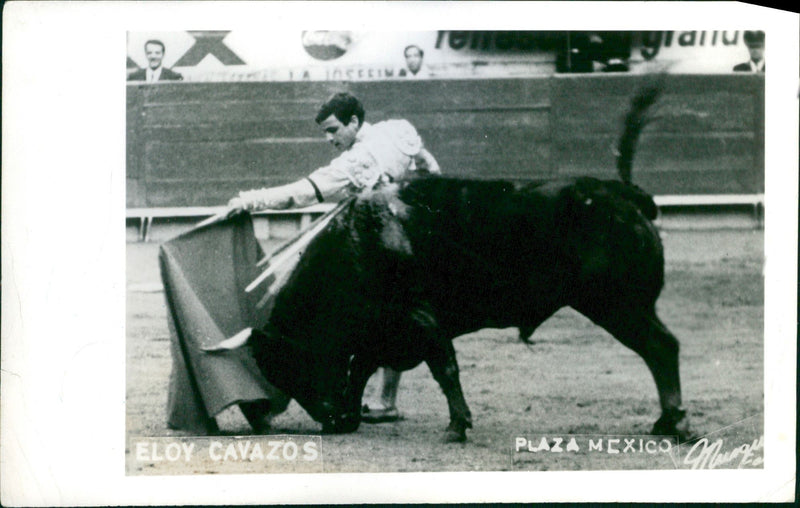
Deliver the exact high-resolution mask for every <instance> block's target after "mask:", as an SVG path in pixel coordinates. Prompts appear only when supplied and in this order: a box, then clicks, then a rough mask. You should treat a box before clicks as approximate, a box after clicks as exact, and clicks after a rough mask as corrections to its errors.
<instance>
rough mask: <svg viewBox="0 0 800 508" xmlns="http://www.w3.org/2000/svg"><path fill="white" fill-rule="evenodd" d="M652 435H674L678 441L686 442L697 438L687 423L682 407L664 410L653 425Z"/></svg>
mask: <svg viewBox="0 0 800 508" xmlns="http://www.w3.org/2000/svg"><path fill="white" fill-rule="evenodd" d="M651 434H653V435H654V436H676V437H677V438H678V442H680V443H686V442H688V441H692V440H694V439H696V438H697V435H696V434H695V433H694V432H693V431H692V429H691V426H690V425H689V417H688V416H686V411H685V410H683V409H679V410H674V411H671V412H666V411H665V412H664V413H663V414H662V415H661V418H659V419H658V421H656V423H655V424H654V425H653V430H652V432H651Z"/></svg>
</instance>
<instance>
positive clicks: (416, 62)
mask: <svg viewBox="0 0 800 508" xmlns="http://www.w3.org/2000/svg"><path fill="white" fill-rule="evenodd" d="M403 55H404V56H405V57H406V67H408V71H406V70H405V69H401V70H400V73H399V74H400V76H407V77H412V78H414V77H422V76H423V74H419V71H420V70H422V59H423V58H424V57H425V52H424V51H422V48H420V47H419V46H417V45H416V44H411V45H410V46H406V48H405V49H404V50H403ZM409 73H410V74H409Z"/></svg>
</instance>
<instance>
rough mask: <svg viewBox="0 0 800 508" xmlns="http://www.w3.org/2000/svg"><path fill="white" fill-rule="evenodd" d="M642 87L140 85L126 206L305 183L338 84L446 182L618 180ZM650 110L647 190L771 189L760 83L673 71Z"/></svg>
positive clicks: (318, 157)
mask: <svg viewBox="0 0 800 508" xmlns="http://www.w3.org/2000/svg"><path fill="white" fill-rule="evenodd" d="M646 79H651V78H650V77H648V76H641V75H625V74H614V75H611V74H606V75H577V76H576V75H570V76H558V75H557V76H552V77H542V78H536V79H494V80H453V81H445V80H442V81H434V80H431V81H385V82H361V83H332V82H304V83H268V82H265V83H186V82H180V83H163V84H156V85H143V84H138V85H137V84H131V85H128V88H127V91H128V94H127V107H128V111H127V115H128V117H127V118H128V121H127V136H128V139H127V206H128V207H129V208H131V209H148V208H162V209H175V208H176V207H213V206H220V205H223V204H224V203H226V202H227V201H228V199H230V197H232V196H233V195H235V194H236V193H237V192H238V191H240V190H245V189H251V188H257V187H263V186H272V185H279V184H282V183H287V182H290V181H292V180H295V179H297V178H300V177H302V176H305V175H307V174H308V173H309V172H310V171H312V170H314V169H315V168H317V167H319V166H321V165H324V164H326V163H327V162H328V161H329V160H330V159H331V158H332V157H334V156H335V155H336V152H335V151H334V149H333V148H332V147H331V146H329V145H328V144H327V143H326V142H325V140H324V137H323V136H322V133H321V132H320V131H319V128H318V127H317V125H316V124H315V123H314V121H313V118H314V116H315V114H316V110H317V107H318V105H319V104H320V103H321V102H322V101H323V100H324V99H325V98H326V97H327V96H328V95H330V94H331V93H332V92H334V91H338V90H343V89H346V90H350V91H352V92H353V93H354V94H356V95H357V96H358V97H359V98H360V99H361V100H362V102H363V103H364V105H365V107H366V109H367V121H370V122H377V121H380V120H384V119H387V118H398V117H402V118H407V119H408V120H409V121H411V122H412V123H413V124H414V125H415V126H416V127H417V129H418V130H419V132H420V134H421V135H422V137H423V139H424V140H425V144H426V146H427V147H428V148H429V150H430V151H431V152H432V153H433V154H434V155H435V156H436V158H437V160H438V161H439V163H440V165H441V167H442V170H443V171H444V172H445V173H447V174H451V175H458V176H465V177H473V178H503V179H510V180H525V179H533V178H550V177H557V176H569V175H578V174H581V175H593V176H598V177H608V178H614V177H616V171H615V166H614V146H615V143H616V140H617V138H618V136H619V134H620V129H621V121H622V118H623V116H624V114H625V112H626V111H627V108H628V104H629V101H630V99H631V97H632V96H633V95H634V93H635V91H636V89H637V88H638V87H639V86H641V85H642V84H643V83H644V81H645V80H646ZM653 113H654V115H655V117H656V119H655V120H654V121H653V122H652V123H651V124H650V125H648V126H647V127H646V128H645V130H644V133H643V135H642V138H641V142H640V145H639V150H638V151H637V154H636V159H635V161H634V173H633V175H634V181H635V182H636V183H637V184H639V185H640V186H641V187H643V188H644V189H646V190H647V191H648V192H650V193H652V194H655V195H678V196H680V195H699V196H703V195H727V194H730V195H753V194H762V193H763V192H764V79H763V76H759V75H738V74H737V75H733V74H731V75H668V76H666V77H665V92H664V96H663V98H662V99H661V100H660V101H659V102H658V103H657V105H656V106H655V107H654V110H653Z"/></svg>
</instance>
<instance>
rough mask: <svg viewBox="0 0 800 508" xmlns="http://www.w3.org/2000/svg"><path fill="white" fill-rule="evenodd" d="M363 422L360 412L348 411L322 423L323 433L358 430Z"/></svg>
mask: <svg viewBox="0 0 800 508" xmlns="http://www.w3.org/2000/svg"><path fill="white" fill-rule="evenodd" d="M360 424H361V415H360V414H359V413H354V414H351V413H348V414H345V415H342V416H339V417H337V418H330V419H328V420H327V421H325V422H323V423H322V433H323V434H350V433H351V432H355V431H356V430H358V427H359V425H360Z"/></svg>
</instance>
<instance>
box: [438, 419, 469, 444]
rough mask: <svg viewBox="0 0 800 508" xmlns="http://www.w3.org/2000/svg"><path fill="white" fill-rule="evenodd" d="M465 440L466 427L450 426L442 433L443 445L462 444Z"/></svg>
mask: <svg viewBox="0 0 800 508" xmlns="http://www.w3.org/2000/svg"><path fill="white" fill-rule="evenodd" d="M466 440H467V431H466V427H465V426H463V425H454V424H452V423H451V424H450V425H448V426H447V429H446V430H445V431H444V438H442V442H443V443H463V442H465V441H466Z"/></svg>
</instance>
